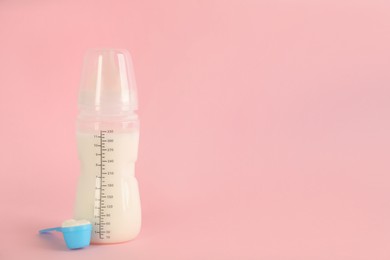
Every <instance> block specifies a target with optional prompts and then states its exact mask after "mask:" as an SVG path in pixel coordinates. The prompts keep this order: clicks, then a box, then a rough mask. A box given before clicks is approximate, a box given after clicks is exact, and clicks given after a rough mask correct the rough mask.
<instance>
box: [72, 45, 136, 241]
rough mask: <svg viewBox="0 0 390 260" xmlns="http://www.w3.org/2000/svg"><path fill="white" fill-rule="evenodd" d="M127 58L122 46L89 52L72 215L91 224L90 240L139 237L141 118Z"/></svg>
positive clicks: (81, 100)
mask: <svg viewBox="0 0 390 260" xmlns="http://www.w3.org/2000/svg"><path fill="white" fill-rule="evenodd" d="M137 107H138V104H137V91H136V84H135V79H134V74H133V65H132V61H131V57H130V55H129V53H128V52H127V51H126V50H116V49H101V50H99V49H95V50H90V51H88V52H87V54H86V56H85V60H84V68H83V73H82V79H81V86H80V92H79V116H78V119H77V145H78V154H79V159H80V168H81V171H80V176H79V182H78V187H77V195H76V203H75V211H74V218H75V219H86V220H89V221H90V222H91V223H92V229H93V230H92V238H91V242H92V243H95V244H109V243H120V242H124V241H128V240H131V239H133V238H135V237H136V236H137V234H138V233H139V231H140V228H141V205H140V198H139V192H138V182H137V180H136V178H135V171H134V170H135V161H136V160H137V155H138V139H139V121H138V116H137V114H136V113H135V111H136V110H137Z"/></svg>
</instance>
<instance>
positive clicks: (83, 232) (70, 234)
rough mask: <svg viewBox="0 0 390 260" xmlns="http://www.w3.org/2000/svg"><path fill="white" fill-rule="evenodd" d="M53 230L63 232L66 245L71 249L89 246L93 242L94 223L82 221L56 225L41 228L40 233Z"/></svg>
mask: <svg viewBox="0 0 390 260" xmlns="http://www.w3.org/2000/svg"><path fill="white" fill-rule="evenodd" d="M51 231H57V232H61V233H62V235H63V236H64V240H65V243H66V246H67V247H68V248H69V249H78V248H83V247H87V246H89V244H90V242H91V234H92V225H91V223H89V222H88V223H82V224H79V225H73V226H70V227H54V228H46V229H42V230H39V234H44V233H48V232H51Z"/></svg>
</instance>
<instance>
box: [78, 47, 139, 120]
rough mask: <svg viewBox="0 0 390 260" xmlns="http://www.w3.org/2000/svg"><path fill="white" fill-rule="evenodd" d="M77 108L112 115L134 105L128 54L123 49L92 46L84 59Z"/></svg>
mask: <svg viewBox="0 0 390 260" xmlns="http://www.w3.org/2000/svg"><path fill="white" fill-rule="evenodd" d="M79 107H80V110H82V111H89V112H97V113H103V114H104V113H107V114H113V113H114V114H116V113H123V112H132V111H135V110H137V108H138V99H137V88H136V83H135V78H134V72H133V63H132V61H131V57H130V54H129V52H128V51H127V50H123V49H119V50H118V49H93V50H89V51H88V52H87V53H86V55H85V58H84V67H83V72H82V76H81V84H80V95H79Z"/></svg>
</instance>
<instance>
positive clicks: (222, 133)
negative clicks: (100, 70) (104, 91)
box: [0, 0, 390, 260]
mask: <svg viewBox="0 0 390 260" xmlns="http://www.w3.org/2000/svg"><path fill="white" fill-rule="evenodd" d="M92 47H117V48H127V49H129V50H130V51H131V53H132V55H133V60H134V64H135V68H136V76H137V81H138V86H139V95H140V110H139V114H140V116H141V120H142V129H141V143H140V154H139V162H138V164H137V176H138V178H139V181H140V188H141V195H142V203H143V229H142V232H141V234H140V236H139V237H138V238H137V239H136V240H134V241H132V242H130V243H126V244H120V245H113V246H91V247H89V248H87V249H85V250H78V251H68V250H66V248H65V245H64V243H63V241H61V239H62V238H61V237H60V236H58V235H59V234H57V235H53V236H51V237H50V238H49V239H47V238H46V239H45V238H42V237H39V236H38V235H37V231H38V229H40V228H43V227H50V226H55V225H58V224H60V223H61V222H62V221H63V220H64V219H67V218H70V217H71V216H72V209H73V202H74V198H75V188H76V181H77V177H78V172H79V170H78V167H79V165H78V159H77V154H76V142H75V118H76V115H77V103H76V102H77V90H78V84H79V78H80V73H81V65H82V57H83V54H84V52H85V51H86V50H87V49H88V48H92ZM389 71H390V3H389V1H385V0H383V1H379V0H377V1H376V0H366V1H363V0H360V1H353V0H350V1H340V0H337V1H336V0H331V1H325V0H323V1H310V0H284V1H283V0H280V1H271V0H268V1H267V0H263V1H260V0H259V1H254V0H253V1H249V0H247V1H238V0H237V1H233V0H211V1H210V0H198V1H195V0H189V1H181V0H165V1H157V0H156V1H141V0H136V1H96V0H88V1H65V0H60V1H45V0H40V1H27V0H25V1H23V0H21V1H11V0H2V1H0V119H1V127H0V138H1V142H0V144H1V145H0V163H1V164H0V165H1V166H0V167H1V168H0V174H1V193H0V194H1V196H0V203H1V207H0V211H1V213H0V219H1V225H2V228H1V236H0V240H1V241H0V259H92V258H94V259H103V258H107V259H108V258H109V259H133V260H136V259H267V260H273V259H275V260H276V259H288V260H295V259H297V260H302V259H310V260H312V259H315V260H322V259H330V260H335V259H336V260H337V259H353V260H355V259H370V260H372V259H375V260H381V259H390V164H389V161H390V160H389V156H390V123H389V118H390V117H389V116H390V115H389V113H390V73H389Z"/></svg>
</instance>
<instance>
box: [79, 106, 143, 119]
mask: <svg viewBox="0 0 390 260" xmlns="http://www.w3.org/2000/svg"><path fill="white" fill-rule="evenodd" d="M78 118H79V119H95V120H103V121H117V120H137V119H138V115H137V114H136V113H135V111H118V110H117V111H98V110H92V109H84V108H80V109H79V115H78Z"/></svg>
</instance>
